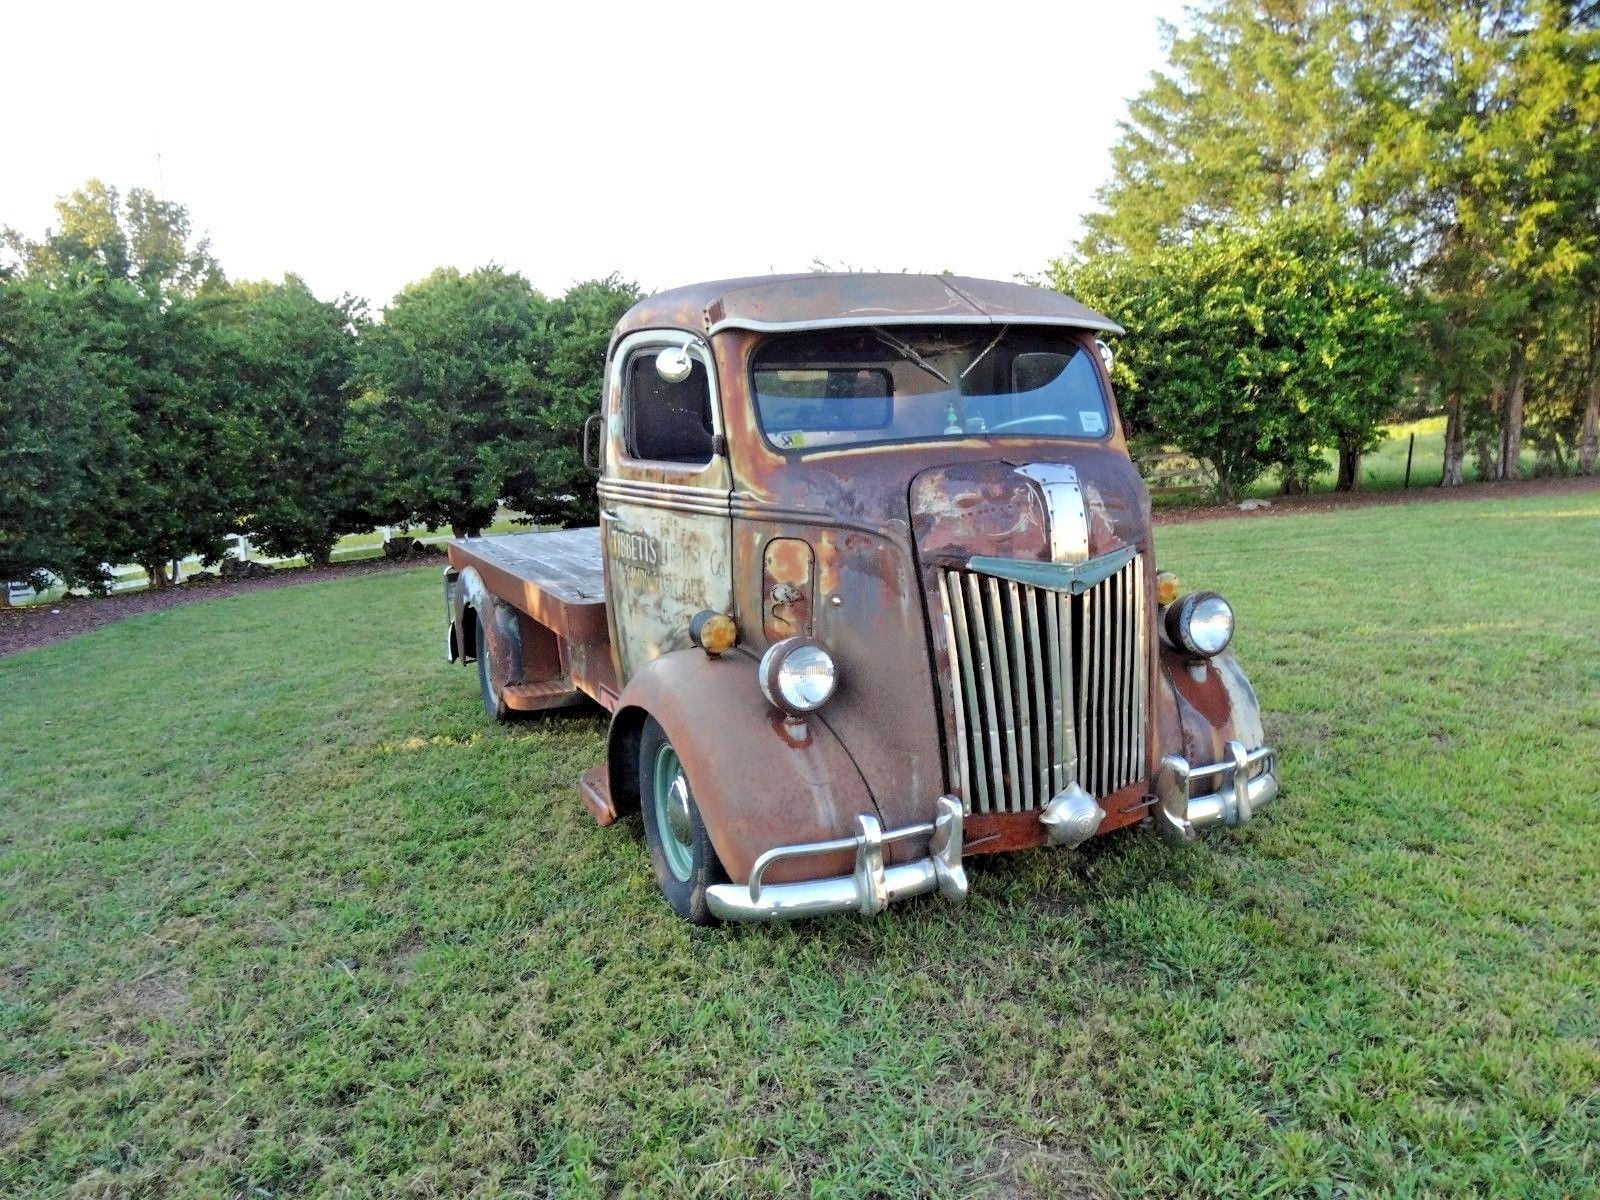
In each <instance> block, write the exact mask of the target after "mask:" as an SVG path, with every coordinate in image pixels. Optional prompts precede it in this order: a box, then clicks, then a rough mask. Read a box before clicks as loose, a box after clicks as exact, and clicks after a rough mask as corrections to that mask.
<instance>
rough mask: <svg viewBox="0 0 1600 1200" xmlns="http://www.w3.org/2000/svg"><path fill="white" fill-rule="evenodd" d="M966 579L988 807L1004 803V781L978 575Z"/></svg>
mask: <svg viewBox="0 0 1600 1200" xmlns="http://www.w3.org/2000/svg"><path fill="white" fill-rule="evenodd" d="M966 583H967V620H968V622H969V623H970V625H971V628H972V644H973V645H974V646H975V647H977V650H978V677H979V679H980V680H981V682H982V684H983V701H984V723H983V727H982V730H981V733H980V732H979V731H974V738H973V740H974V741H976V740H977V738H978V737H979V736H982V735H983V734H987V735H988V742H989V777H990V779H991V780H992V781H993V783H994V791H993V793H992V794H991V799H990V804H991V808H990V810H989V811H991V812H993V811H995V810H996V809H1001V808H1004V807H1005V795H1006V784H1005V776H1004V773H1003V771H1002V768H1001V766H1000V733H1001V731H1000V720H999V717H998V715H997V713H996V710H995V706H994V667H993V665H992V664H991V663H990V661H989V636H988V632H987V629H986V627H985V622H984V619H983V595H982V592H981V590H980V588H979V585H978V576H976V575H968V576H967V577H966Z"/></svg>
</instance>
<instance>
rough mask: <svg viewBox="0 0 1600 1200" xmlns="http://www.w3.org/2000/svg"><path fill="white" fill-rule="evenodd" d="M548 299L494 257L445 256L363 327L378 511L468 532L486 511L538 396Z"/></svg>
mask: <svg viewBox="0 0 1600 1200" xmlns="http://www.w3.org/2000/svg"><path fill="white" fill-rule="evenodd" d="M548 308H549V302H548V301H547V300H546V299H545V298H544V297H543V296H542V295H540V293H539V292H537V291H535V290H534V288H533V286H532V285H531V284H530V283H529V282H528V281H527V280H526V279H524V278H523V277H522V276H521V275H518V274H515V273H512V272H508V271H505V270H502V269H501V268H499V267H496V266H488V267H482V268H479V269H478V270H476V271H472V272H470V273H468V274H465V275H464V274H462V273H461V272H460V271H457V270H456V269H455V268H453V267H441V268H439V269H438V270H436V271H435V272H434V273H433V274H432V275H429V276H428V277H427V278H426V279H424V280H421V281H420V282H417V283H413V284H411V285H409V286H408V287H406V288H404V289H403V290H402V291H401V292H400V294H399V295H397V296H396V297H395V298H394V301H393V302H392V303H391V304H390V305H389V307H388V309H387V310H385V312H384V314H383V319H382V320H381V321H380V322H377V323H375V324H374V325H373V326H372V327H371V328H370V329H369V330H368V331H367V333H366V335H365V337H364V338H363V339H362V342H361V346H360V350H359V353H358V363H359V366H358V377H359V379H360V381H361V382H362V383H363V384H364V385H365V388H366V389H367V390H366V393H365V395H364V396H363V397H362V400H361V402H360V404H359V405H358V408H357V420H358V422H359V427H360V433H359V444H360V447H361V453H362V458H363V463H364V465H365V469H366V470H367V471H369V472H370V473H371V478H372V479H373V481H374V484H373V496H372V499H371V503H372V507H373V509H374V515H375V516H376V517H377V518H378V519H379V520H380V521H385V522H391V523H398V522H401V521H407V522H411V521H415V522H421V523H423V524H426V525H430V526H433V525H448V526H449V527H450V528H451V530H452V531H453V532H454V533H455V534H456V535H457V536H458V537H461V536H473V535H475V534H477V533H478V532H479V531H480V530H481V529H483V527H484V526H485V525H487V524H489V522H490V521H491V520H492V519H493V517H494V514H495V510H496V508H497V507H498V505H499V503H500V500H501V498H502V497H503V496H504V495H505V492H506V481H507V478H508V476H509V475H510V474H511V472H512V471H513V470H515V469H516V468H517V467H518V465H519V461H520V458H521V456H522V453H523V451H522V448H521V443H520V439H519V436H518V435H519V432H520V431H522V430H524V429H527V428H530V427H531V426H532V425H533V424H534V422H533V419H532V414H533V413H534V412H535V410H536V409H537V407H538V403H539V365H538V352H539V349H540V334H541V329H542V328H543V326H544V324H545V322H546V321H547V320H548Z"/></svg>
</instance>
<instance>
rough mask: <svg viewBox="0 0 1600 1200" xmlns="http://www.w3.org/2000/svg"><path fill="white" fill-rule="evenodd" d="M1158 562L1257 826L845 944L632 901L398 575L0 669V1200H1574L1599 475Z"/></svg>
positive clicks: (1591, 1061) (576, 811)
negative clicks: (1270, 766) (1513, 495)
mask: <svg viewBox="0 0 1600 1200" xmlns="http://www.w3.org/2000/svg"><path fill="white" fill-rule="evenodd" d="M1159 541H1160V545H1161V547H1162V555H1161V557H1162V559H1163V564H1164V565H1168V566H1172V567H1175V568H1176V569H1178V570H1179V571H1180V572H1181V573H1182V574H1183V575H1184V576H1185V577H1186V578H1187V579H1188V580H1189V581H1190V582H1191V583H1193V584H1204V585H1207V586H1216V587H1218V588H1220V589H1221V590H1222V591H1224V592H1225V593H1227V594H1228V595H1229V596H1230V597H1231V598H1232V599H1233V600H1234V602H1235V604H1236V606H1237V608H1238V609H1239V611H1240V613H1241V628H1240V633H1239V638H1238V644H1239V651H1240V654H1241V657H1242V659H1243V660H1244V662H1245V664H1246V666H1247V669H1248V670H1249V671H1250V672H1251V674H1252V675H1253V677H1254V680H1255V682H1256V685H1257V688H1258V690H1259V692H1260V694H1261V697H1262V699H1263V703H1264V706H1265V708H1266V710H1267V712H1268V725H1269V730H1270V732H1271V735H1272V737H1273V738H1274V739H1275V740H1276V742H1277V744H1278V745H1279V746H1280V748H1281V750H1282V752H1283V757H1282V770H1283V777H1284V780H1285V784H1286V793H1285V795H1284V797H1283V798H1282V800H1281V801H1280V802H1279V804H1278V806H1277V807H1275V808H1274V809H1272V810H1270V811H1269V812H1268V813H1266V814H1265V815H1263V817H1262V818H1261V819H1260V820H1258V821H1257V822H1256V823H1255V824H1253V825H1252V826H1250V827H1249V828H1248V829H1246V830H1244V831H1243V832H1241V833H1240V834H1239V835H1237V836H1232V837H1226V838H1222V839H1220V840H1216V841H1214V842H1212V843H1210V844H1209V845H1208V846H1206V847H1204V848H1200V849H1197V850H1194V851H1190V852H1182V853H1172V852H1167V851H1164V850H1162V849H1160V848H1159V847H1157V846H1156V845H1154V844H1153V843H1150V842H1149V841H1147V840H1145V839H1144V838H1142V837H1141V836H1139V835H1137V834H1130V835H1127V836H1119V837H1115V838H1112V839H1108V840H1107V842H1106V843H1104V844H1101V845H1099V846H1098V847H1096V848H1094V849H1092V850H1091V851H1090V852H1088V853H1083V854H1079V855H1076V856H1074V855H1071V854H1067V853H1059V852H1057V853H1052V852H1045V851H1039V852H1033V853H1029V854H1024V855H1019V856H1013V857H1011V858H1008V859H1005V860H999V861H995V860H983V861H979V862H977V863H975V864H974V866H973V868H972V870H971V877H972V887H973V896H972V899H971V901H970V902H969V903H968V905H967V906H966V907H964V908H951V907H948V906H945V905H943V904H941V903H939V902H937V901H934V900H919V901H913V902H910V903H908V904H906V905H905V906H903V907H901V908H898V909H896V910H892V911H891V912H890V913H888V914H886V915H885V916H884V917H881V918H879V919H878V920H876V921H875V922H871V923H866V922H861V921H858V920H854V919H834V920H830V921H827V922H823V923H815V924H809V925H801V926H794V927H788V928H771V929H766V928H758V929H733V930H720V931H717V930H711V931H701V930H694V929H691V928H689V927H688V926H685V925H683V924H680V923H678V922H677V921H676V920H675V919H673V918H672V917H671V916H670V914H669V912H668V910H667V909H666V907H665V906H664V905H663V904H662V903H660V902H659V900H658V899H657V897H656V894H655V891H654V885H653V883H652V881H651V879H650V875H649V869H648V862H647V858H646V854H645V851H644V849H643V846H642V844H641V840H640V837H639V831H638V823H637V820H636V819H633V820H629V821H626V822H624V823H622V824H620V825H618V826H614V827H612V828H610V829H605V830H602V829H598V828H596V827H595V826H594V825H593V823H592V822H590V821H589V819H588V818H587V817H586V816H585V815H584V811H583V809H582V808H581V806H580V805H579V803H578V801H577V799H576V796H575V792H574V784H575V781H576V779H577V776H578V774H579V773H580V771H581V770H582V769H583V768H584V767H585V766H587V765H588V764H589V763H591V762H593V761H594V760H595V759H596V756H597V755H598V754H599V752H600V747H601V741H602V731H603V724H602V722H601V720H600V719H598V718H597V717H594V716H578V717H559V718H556V719H553V720H546V721H542V722H536V723H530V724H525V725H521V726H517V727H513V728H510V729H495V728H490V727H487V726H486V725H485V724H484V722H483V719H482V711H481V709H480V707H479V705H478V699H477V695H476V692H475V690H474V686H473V681H472V679H471V678H470V675H469V673H468V672H466V671H463V670H461V669H460V668H447V667H446V666H445V664H444V663H443V662H442V661H440V649H439V646H440V619H441V617H440V608H441V605H440V601H439V597H438V594H437V574H436V571H434V570H419V571H416V572H404V573H396V574H380V575H373V576H370V577H366V578H359V579H351V580H349V581H341V582H337V583H330V584H319V585H314V586H307V587H301V588H286V589H279V590H273V591H265V592H261V593H258V594H255V595H251V596H247V597H241V598H237V599H226V600H217V601H212V602H207V603H204V604H199V605H192V606H187V607H184V608H180V609H175V610H171V611H167V612H163V613H159V614H154V615H150V616H145V617H139V618H136V619H132V620H129V621H125V622H123V623H120V624H118V625H115V626H112V627H110V628H107V629H104V630H102V631H99V632H96V633H94V634H91V635H88V636H85V637H83V638H80V639H77V640H74V641H70V642H65V643H61V644H58V645H55V646H51V647H47V648H45V649H42V650H36V651H31V652H29V653H26V654H22V655H19V656H17V657H14V658H11V659H7V660H3V661H0V745H3V746H4V747H5V752H6V758H7V761H6V765H5V771H4V777H3V779H0V1195H6V1196H36V1195H73V1196H161V1197H168V1196H172V1197H211V1196H225V1195H227V1196H232V1195H237V1196H261V1197H283V1196H308V1195H313V1194H315V1195H352V1196H364V1195H380V1194H382V1195H414V1196H436V1195H457V1194H468V1193H470V1194H476V1195H521V1196H544V1195H562V1196H566V1195H572V1196H599V1195H611V1194H616V1195H637V1196H707V1197H710V1196H725V1195H745V1194H756V1195H794V1194H802V1195H813V1196H829V1197H833V1196H839V1197H843V1196H887V1197H912V1196H957V1195H983V1194H994V1195H1000V1196H1011V1197H1016V1196H1040V1197H1045V1196H1176V1195H1184V1196H1252V1197H1253V1196H1268V1195H1282V1196H1302V1195H1304V1196H1349V1195H1394V1196H1434V1195H1439V1196H1487V1195H1495V1196H1547V1197H1558V1196H1579V1195H1592V1194H1594V1193H1595V1192H1596V1190H1597V1189H1600V783H1597V780H1600V635H1597V630H1600V493H1584V494H1580V495H1576V496H1571V495H1569V496H1565V497H1553V498H1543V499H1535V500H1523V501H1513V502H1499V503H1496V502H1474V503H1453V504H1437V505H1422V506H1407V507H1396V508H1378V509H1366V510H1361V511H1354V512H1345V513H1338V514H1334V515H1315V516H1292V517H1279V518H1273V519H1268V520H1254V521H1238V522H1216V523H1197V524H1191V525H1185V526H1180V527H1174V528H1170V529H1164V530H1162V531H1161V532H1160V534H1159ZM755 702H757V701H756V698H755V697H754V696H752V703H755Z"/></svg>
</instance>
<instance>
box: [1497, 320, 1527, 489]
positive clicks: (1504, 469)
mask: <svg viewBox="0 0 1600 1200" xmlns="http://www.w3.org/2000/svg"><path fill="white" fill-rule="evenodd" d="M1527 383H1528V355H1527V351H1526V349H1525V348H1524V347H1523V346H1522V344H1521V343H1520V342H1519V343H1518V345H1517V356H1516V359H1515V365H1514V366H1513V367H1512V368H1511V386H1510V387H1509V388H1508V389H1507V390H1506V406H1505V409H1504V410H1503V411H1502V412H1501V413H1500V473H1499V477H1500V478H1501V479H1521V478H1522V398H1523V395H1524V393H1525V392H1526V390H1527Z"/></svg>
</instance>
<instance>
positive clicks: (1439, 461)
mask: <svg viewBox="0 0 1600 1200" xmlns="http://www.w3.org/2000/svg"><path fill="white" fill-rule="evenodd" d="M1412 434H1416V435H1417V443H1416V448H1415V450H1414V451H1411V455H1412V461H1411V486H1412V487H1414V488H1419V487H1435V486H1437V485H1438V483H1439V479H1440V477H1441V476H1442V475H1443V474H1444V418H1443V417H1423V418H1422V419H1421V420H1419V421H1408V422H1405V423H1402V424H1397V425H1388V426H1385V428H1384V440H1383V443H1382V444H1381V445H1380V446H1379V447H1378V448H1377V449H1376V450H1373V451H1371V452H1370V453H1367V454H1363V455H1362V456H1361V486H1362V488H1363V489H1366V490H1370V491H1375V492H1382V491H1396V490H1398V489H1400V488H1402V487H1403V486H1405V479H1406V454H1407V451H1408V450H1410V447H1411V435H1412ZM1323 458H1324V460H1325V461H1326V463H1327V467H1326V469H1325V470H1324V471H1323V472H1322V474H1320V475H1318V476H1317V478H1316V479H1315V480H1314V481H1313V482H1312V486H1311V490H1312V491H1313V492H1331V491H1333V487H1334V484H1335V483H1336V482H1337V481H1338V466H1339V456H1338V454H1337V453H1335V452H1334V451H1331V450H1330V451H1328V453H1326V454H1324V455H1323ZM1538 458H1539V456H1538V454H1537V452H1536V451H1535V450H1534V449H1533V447H1531V446H1524V447H1523V450H1522V454H1521V456H1520V458H1519V459H1518V461H1519V462H1520V463H1521V466H1522V477H1523V478H1524V479H1531V478H1533V471H1534V467H1535V466H1536V465H1537V463H1538ZM1462 475H1463V476H1464V477H1465V479H1466V481H1467V482H1468V483H1475V482H1477V480H1478V460H1477V457H1476V455H1474V454H1471V453H1468V455H1467V461H1466V462H1465V463H1463V464H1462ZM1279 486H1280V481H1279V478H1278V475H1277V473H1276V472H1270V473H1269V474H1268V475H1266V476H1264V477H1263V478H1262V479H1260V480H1258V481H1257V482H1256V484H1255V486H1254V487H1252V488H1250V494H1251V495H1252V496H1272V495H1275V494H1276V493H1277V491H1278V488H1279Z"/></svg>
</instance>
